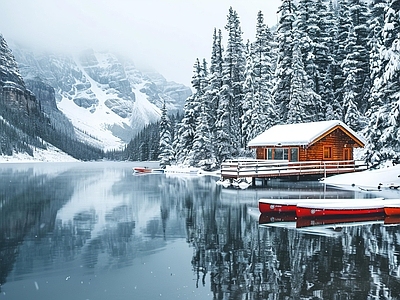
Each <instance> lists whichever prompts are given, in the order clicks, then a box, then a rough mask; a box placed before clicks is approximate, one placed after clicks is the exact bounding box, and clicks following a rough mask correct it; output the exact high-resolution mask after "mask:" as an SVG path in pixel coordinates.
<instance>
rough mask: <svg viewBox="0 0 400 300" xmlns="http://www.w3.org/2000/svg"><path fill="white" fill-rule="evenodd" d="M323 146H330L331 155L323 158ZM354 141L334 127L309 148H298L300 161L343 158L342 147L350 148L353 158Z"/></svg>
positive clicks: (351, 157)
mask: <svg viewBox="0 0 400 300" xmlns="http://www.w3.org/2000/svg"><path fill="white" fill-rule="evenodd" d="M324 146H325V147H332V157H331V158H324ZM353 147H354V141H353V140H352V139H351V138H350V137H349V136H348V135H347V134H345V133H344V132H343V131H342V130H340V129H338V128H337V129H335V130H334V131H333V132H331V133H330V134H328V135H327V136H325V137H323V138H322V139H320V140H319V141H318V142H316V143H315V144H313V145H311V146H310V147H309V148H306V149H303V148H300V149H301V150H300V161H310V160H343V149H344V148H350V149H351V150H350V158H349V160H352V159H353Z"/></svg>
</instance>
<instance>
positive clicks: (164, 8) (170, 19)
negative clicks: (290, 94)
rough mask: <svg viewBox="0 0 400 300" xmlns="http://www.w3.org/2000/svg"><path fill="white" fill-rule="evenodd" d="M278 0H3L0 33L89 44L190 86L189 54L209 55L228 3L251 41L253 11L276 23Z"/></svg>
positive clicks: (54, 44)
mask: <svg viewBox="0 0 400 300" xmlns="http://www.w3.org/2000/svg"><path fill="white" fill-rule="evenodd" d="M280 3H281V1H280V0H108V1H104V0H4V1H0V11H1V15H2V17H1V18H0V33H1V34H3V36H4V38H5V39H6V40H15V41H17V42H23V43H26V44H28V45H33V46H35V47H40V48H43V49H49V50H53V49H56V50H66V51H72V50H81V49H84V48H88V47H91V48H95V49H99V50H116V51H119V52H121V53H122V54H125V55H129V56H130V57H131V58H132V59H133V61H134V62H135V64H136V65H138V66H139V67H143V66H145V65H149V66H151V67H153V68H154V69H155V70H157V71H158V72H159V73H161V74H162V75H164V77H166V79H167V80H170V81H176V82H180V83H184V84H186V85H190V80H191V77H192V71H193V68H192V66H193V64H194V62H195V59H196V58H197V57H198V58H200V59H202V58H206V59H207V61H209V59H210V53H211V43H212V34H213V30H214V27H216V28H217V29H219V28H220V29H222V32H223V38H224V41H223V43H224V44H225V42H226V38H227V37H226V32H225V29H224V26H225V24H226V17H227V14H228V10H229V7H230V6H232V8H233V9H235V10H236V11H237V12H238V15H239V17H240V21H241V26H242V31H243V32H244V34H243V38H244V40H247V39H250V40H254V35H255V25H256V17H257V12H258V11H259V10H261V11H262V12H263V13H264V17H265V22H266V24H267V25H269V26H273V25H275V24H276V23H277V14H276V12H277V9H278V6H279V5H280Z"/></svg>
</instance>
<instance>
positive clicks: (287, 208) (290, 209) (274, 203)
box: [258, 198, 354, 214]
mask: <svg viewBox="0 0 400 300" xmlns="http://www.w3.org/2000/svg"><path fill="white" fill-rule="evenodd" d="M349 200H350V201H351V200H354V199H317V198H313V199H260V200H258V208H259V210H260V212H261V213H292V214H296V209H297V206H298V205H299V204H302V203H317V204H319V203H321V204H323V203H332V202H335V203H337V202H348V201H349Z"/></svg>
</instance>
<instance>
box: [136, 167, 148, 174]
mask: <svg viewBox="0 0 400 300" xmlns="http://www.w3.org/2000/svg"><path fill="white" fill-rule="evenodd" d="M151 171H152V169H150V168H148V167H133V172H135V173H140V174H144V173H151Z"/></svg>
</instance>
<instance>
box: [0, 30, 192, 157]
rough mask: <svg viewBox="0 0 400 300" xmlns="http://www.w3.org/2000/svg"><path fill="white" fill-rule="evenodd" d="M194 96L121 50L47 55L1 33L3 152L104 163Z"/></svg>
mask: <svg viewBox="0 0 400 300" xmlns="http://www.w3.org/2000/svg"><path fill="white" fill-rule="evenodd" d="M189 95H191V90H190V88H188V87H186V86H184V85H182V84H177V83H175V82H167V81H166V80H165V78H164V77H163V76H162V75H160V74H157V73H153V72H142V71H140V70H138V69H137V68H136V67H135V65H134V64H133V62H132V61H129V60H127V59H124V58H123V57H120V56H118V55H116V54H113V53H109V52H96V51H94V50H91V49H89V50H86V51H84V52H81V53H80V54H79V55H65V54H55V53H44V52H40V53H39V52H35V51H32V50H30V49H28V48H25V47H18V46H16V44H15V43H12V50H11V47H10V46H9V44H8V43H7V42H6V40H5V39H4V38H3V36H2V35H1V34H0V155H6V156H14V155H16V154H18V155H19V154H26V155H28V156H30V157H35V155H38V153H39V152H40V155H41V156H43V155H45V153H46V151H47V152H48V153H50V152H49V151H53V152H54V151H55V152H56V153H60V155H64V154H63V153H66V154H68V155H70V156H72V157H73V158H75V159H80V160H96V159H100V158H103V157H104V151H107V150H110V149H113V150H115V149H122V148H123V147H125V145H126V144H127V143H128V142H129V141H131V139H132V138H133V137H135V135H136V134H137V133H138V132H139V131H140V130H141V129H142V128H143V127H145V126H146V125H148V124H150V123H154V122H157V121H158V120H159V119H160V116H161V109H160V108H161V107H162V106H163V105H164V103H165V105H166V107H167V108H168V111H169V112H170V113H176V112H178V111H181V110H182V109H183V105H184V102H185V99H186V98H187V97H188V96H189ZM50 149H51V150H50Z"/></svg>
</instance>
